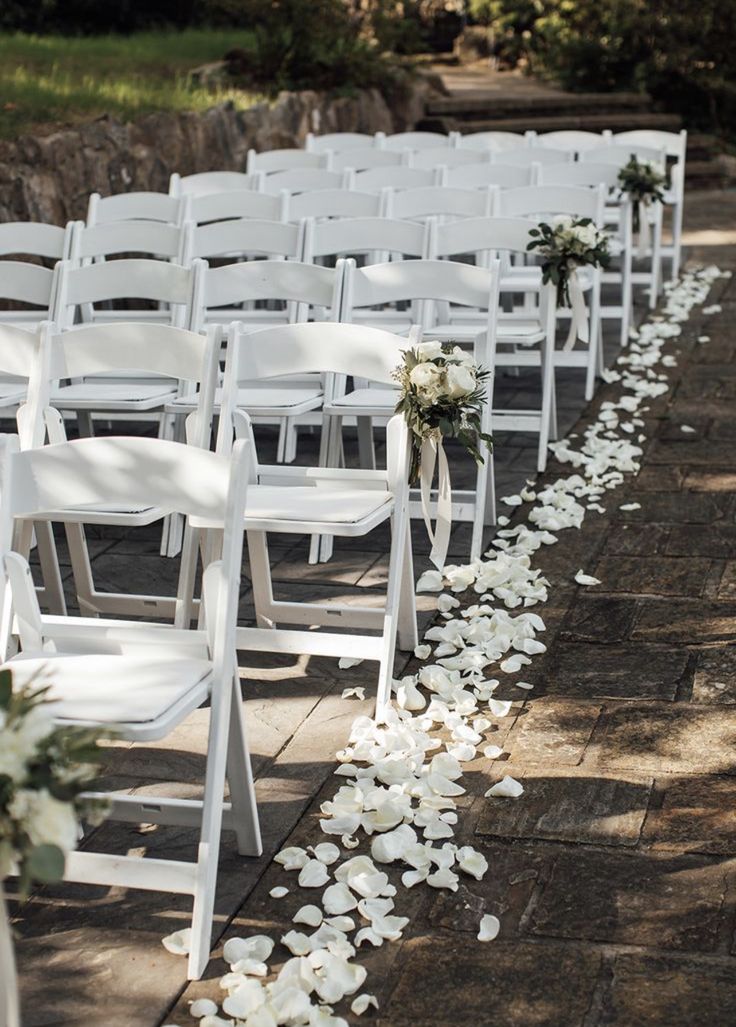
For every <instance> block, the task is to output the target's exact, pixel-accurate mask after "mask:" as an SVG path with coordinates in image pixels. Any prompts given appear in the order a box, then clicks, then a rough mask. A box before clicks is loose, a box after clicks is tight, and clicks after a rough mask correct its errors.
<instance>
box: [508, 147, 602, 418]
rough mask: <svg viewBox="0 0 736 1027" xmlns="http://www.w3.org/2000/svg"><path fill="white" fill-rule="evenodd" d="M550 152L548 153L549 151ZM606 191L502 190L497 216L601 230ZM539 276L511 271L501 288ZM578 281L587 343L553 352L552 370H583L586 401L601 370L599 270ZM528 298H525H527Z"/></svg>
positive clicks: (530, 270) (532, 270)
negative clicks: (563, 218)
mask: <svg viewBox="0 0 736 1027" xmlns="http://www.w3.org/2000/svg"><path fill="white" fill-rule="evenodd" d="M550 152H551V151H550ZM605 198H606V189H605V187H604V186H602V185H601V186H598V187H597V188H593V189H591V188H586V187H581V186H567V185H564V186H526V187H521V188H519V189H505V190H502V191H501V192H500V193H499V194H498V205H497V208H496V209H497V212H498V214H499V216H500V217H506V218H534V219H536V220H537V221H549V220H550V219H551V218H552V217H555V216H556V215H560V214H563V215H569V216H571V217H579V218H590V219H591V221H592V222H593V224H594V225H595V226H596V227H597V228H600V229H602V228H603V211H604V206H605ZM540 274H541V272H540V270H539V268H538V267H534V266H532V267H512V268H510V269H509V271H508V273H507V274H504V275H502V286H501V288H502V289H504V288H515V287H516V286H515V283H516V282H518V283H520V285H521V286H522V287H521V288H520V290H519V291H524V290H523V283H524V282H525V281H527V282H530V281H534V280H536V278H537V277H538V276H539V275H540ZM577 274H578V279H579V281H580V285H581V287H582V289H583V292H584V293H587V294H588V306H589V311H590V324H589V337H590V341H589V342H588V344H587V347H586V348H584V349H580V350H576V349H562V350H559V349H556V350H555V353H554V364H555V367H584V368H585V369H586V375H585V398H586V400H590V399H592V398H593V391H594V389H595V378H596V375H597V374H600V373H601V372H602V370H603V339H602V334H601V320H600V306H601V271H600V268H593V267H588V266H586V267H582V268H578V271H577ZM527 295H528V294H527ZM557 316H558V317H559V316H564V317H568V316H571V315H570V314H569V312H568V311H567V310H566V309H565V310H559V309H558V311H557Z"/></svg>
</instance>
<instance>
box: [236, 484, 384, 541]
mask: <svg viewBox="0 0 736 1027" xmlns="http://www.w3.org/2000/svg"><path fill="white" fill-rule="evenodd" d="M393 498H394V497H393V495H392V493H391V492H385V491H379V490H378V489H376V490H372V489H360V488H354V489H351V488H336V487H335V486H334V485H332V484H331V483H330V484H326V485H325V486H324V487H322V486H320V485H317V486H300V485H296V486H291V485H290V486H288V487H282V486H280V485H252V486H251V487H250V488H249V489H248V497H247V499H246V504H245V518H246V521H247V522H249V523H248V524H247V527H252V528H253V529H254V530H264V531H265V530H269V531H278V530H279V528H278V527H277V526H276V524H274V523H273V522H281V524H283V525H284V527H283V530H284V531H289V530H294V525H295V524H296V523H301V524H305V523H309V524H329V525H330V526H331V527H332V528H333V530H338V533H339V528H340V526H343V527H344V528H345V529H346V531H345V533H346V534H353V533H355V534H360V533H361V531H360V530H359V529H363V530H368V529H369V528H370V527H371V526H372V525H373V524H377V523H379V522H380V521H382V520H384V519H385V517H386V516H388V514H389V513H390V512H391V509H392V508H393ZM250 522H253V523H252V524H251V523H250ZM269 525H270V526H269ZM256 526H257V527H256ZM261 526H262V527H261Z"/></svg>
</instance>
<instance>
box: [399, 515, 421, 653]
mask: <svg viewBox="0 0 736 1027" xmlns="http://www.w3.org/2000/svg"><path fill="white" fill-rule="evenodd" d="M398 636H399V649H401V650H402V651H403V652H407V653H409V652H412V651H413V650H414V649H415V648H416V646H417V645H418V644H419V628H418V626H417V597H416V592H415V591H414V554H413V552H412V547H411V527H410V526H409V524H408V523H407V526H406V543H405V548H404V564H403V567H402V573H401V594H400V596H399V624H398Z"/></svg>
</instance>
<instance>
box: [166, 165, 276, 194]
mask: <svg viewBox="0 0 736 1027" xmlns="http://www.w3.org/2000/svg"><path fill="white" fill-rule="evenodd" d="M263 178H264V176H263V175H262V174H261V173H260V172H256V173H254V174H244V173H243V172H242V171H200V172H198V173H197V174H196V175H180V174H178V173H177V172H174V174H173V175H172V176H171V178H170V179H169V195H171V196H207V195H210V194H211V193H223V192H231V191H240V190H242V189H254V190H256V191H259V190H262V189H263Z"/></svg>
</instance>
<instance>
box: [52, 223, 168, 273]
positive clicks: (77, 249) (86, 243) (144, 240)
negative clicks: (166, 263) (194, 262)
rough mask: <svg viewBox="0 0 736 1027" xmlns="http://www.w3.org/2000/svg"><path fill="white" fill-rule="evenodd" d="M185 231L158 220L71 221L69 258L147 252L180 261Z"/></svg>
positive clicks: (163, 258) (93, 257)
mask: <svg viewBox="0 0 736 1027" xmlns="http://www.w3.org/2000/svg"><path fill="white" fill-rule="evenodd" d="M186 236H187V230H186V228H185V227H184V226H180V225H173V224H164V223H163V222H160V221H133V220H130V221H109V222H106V223H103V224H98V225H85V223H84V222H83V221H75V222H74V230H73V232H72V243H71V249H70V252H69V259H70V260H72V261H74V262H79V261H82V260H94V259H96V258H100V257H110V256H113V255H114V254H120V253H125V254H131V253H136V254H139V253H140V254H146V255H151V256H154V257H156V258H157V259H160V260H174V261H177V262H178V263H180V264H181V263H183V262H184V260H185V257H186V249H187V246H186Z"/></svg>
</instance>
